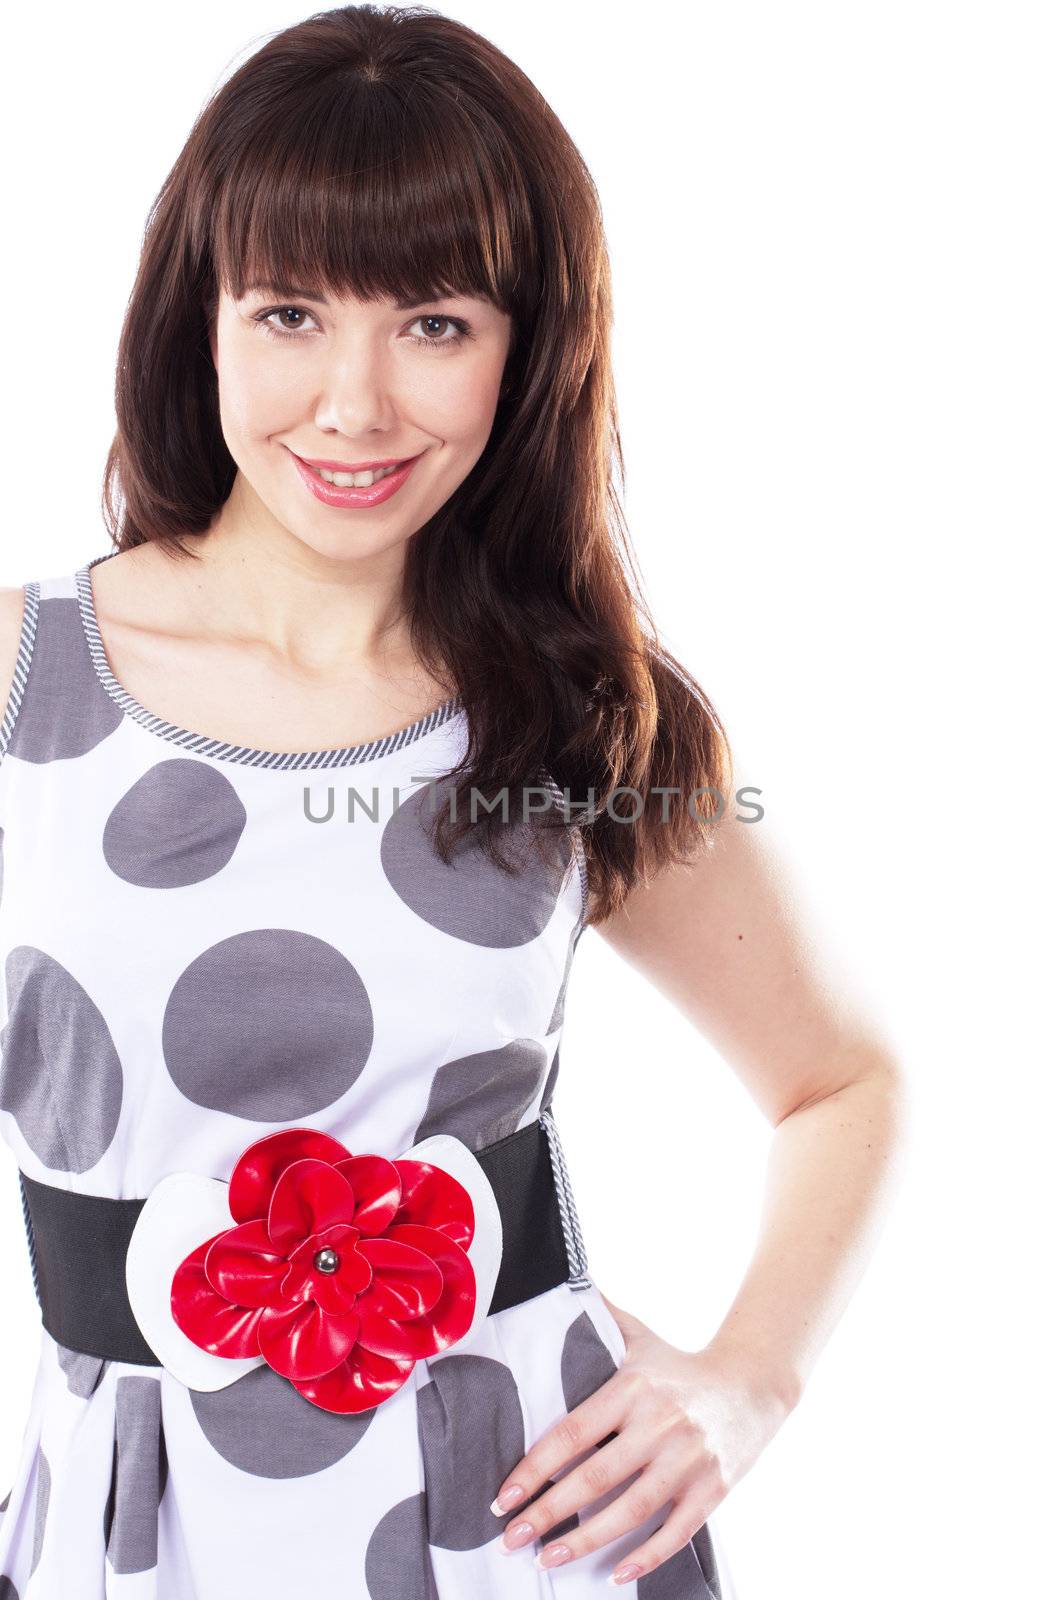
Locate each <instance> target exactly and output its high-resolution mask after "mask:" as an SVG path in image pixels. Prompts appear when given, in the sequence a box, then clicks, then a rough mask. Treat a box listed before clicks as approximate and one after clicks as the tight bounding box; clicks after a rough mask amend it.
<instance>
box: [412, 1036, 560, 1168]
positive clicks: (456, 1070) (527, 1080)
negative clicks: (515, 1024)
mask: <svg viewBox="0 0 1060 1600" xmlns="http://www.w3.org/2000/svg"><path fill="white" fill-rule="evenodd" d="M544 1069H545V1051H544V1049H543V1047H542V1046H541V1045H540V1044H539V1043H538V1042H537V1040H536V1039H513V1040H512V1041H511V1043H510V1044H506V1045H505V1046H504V1047H503V1048H502V1049H500V1050H480V1051H479V1052H478V1053H477V1054H476V1055H471V1056H461V1057H460V1059H459V1060H458V1061H447V1062H445V1063H444V1065H443V1066H440V1067H439V1068H438V1070H437V1071H436V1072H435V1074H434V1077H433V1079H432V1081H431V1092H430V1097H429V1099H428V1101H427V1110H426V1113H425V1114H424V1117H423V1121H422V1122H421V1123H420V1125H419V1127H418V1128H417V1130H416V1137H415V1139H414V1140H413V1143H417V1142H418V1141H419V1140H420V1139H426V1138H427V1137H428V1136H429V1135H431V1134H435V1133H450V1134H452V1135H453V1137H454V1138H456V1139H461V1140H462V1141H463V1142H464V1144H466V1145H467V1147H468V1149H469V1150H481V1149H482V1147H483V1145H487V1144H492V1143H493V1142H494V1140H496V1139H503V1138H505V1137H506V1136H507V1135H508V1134H509V1133H514V1132H515V1131H516V1129H517V1128H518V1126H519V1122H520V1119H521V1118H522V1117H523V1115H524V1114H525V1113H526V1111H527V1110H528V1108H529V1107H530V1105H531V1104H532V1103H533V1101H534V1098H535V1096H536V1095H537V1091H538V1089H539V1087H540V1085H541V1079H542V1077H543V1076H544Z"/></svg>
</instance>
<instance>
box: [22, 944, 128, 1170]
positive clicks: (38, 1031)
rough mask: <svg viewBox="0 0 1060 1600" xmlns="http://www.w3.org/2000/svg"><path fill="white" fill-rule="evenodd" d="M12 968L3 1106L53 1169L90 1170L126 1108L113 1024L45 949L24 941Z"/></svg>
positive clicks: (45, 1162) (112, 1136) (45, 1163)
mask: <svg viewBox="0 0 1060 1600" xmlns="http://www.w3.org/2000/svg"><path fill="white" fill-rule="evenodd" d="M6 971H7V995H8V1019H7V1023H6V1025H5V1027H4V1029H3V1031H2V1032H0V1048H2V1052H3V1053H2V1059H0V1108H2V1109H3V1110H4V1111H9V1112H10V1113H11V1115H12V1116H13V1117H14V1118H15V1121H16V1122H17V1123H18V1126H19V1131H20V1132H21V1134H22V1137H23V1138H24V1139H25V1141H26V1143H27V1144H28V1145H29V1147H30V1149H31V1150H32V1151H33V1153H34V1155H35V1156H36V1157H37V1159H38V1160H39V1161H41V1162H43V1163H44V1165H45V1166H46V1167H52V1168H54V1169H56V1170H57V1171H61V1172H87V1171H88V1169H89V1168H90V1167H94V1166H95V1164H96V1162H97V1161H99V1159H100V1158H101V1156H102V1155H103V1154H104V1152H105V1151H106V1150H107V1148H108V1147H109V1145H110V1142H111V1140H112V1139H113V1138H114V1133H115V1130H116V1129H117V1126H118V1117H119V1115H120V1114H121V1104H122V1070H121V1062H120V1060H119V1059H118V1052H117V1050H115V1048H114V1041H113V1039H112V1038H111V1036H110V1029H109V1028H108V1027H107V1024H106V1022H105V1021H104V1020H103V1016H102V1013H101V1012H100V1010H99V1007H98V1006H97V1005H96V1003H95V1001H94V1000H92V999H90V997H89V996H88V995H87V994H86V993H85V991H84V989H82V987H81V985H80V984H79V983H78V981H77V979H76V978H74V977H73V976H72V975H71V974H70V973H69V972H67V970H66V968H65V967H64V966H62V965H61V964H60V963H59V962H58V961H56V960H54V958H53V957H52V956H49V955H47V954H46V953H45V952H44V951H43V950H38V949H36V948H35V947H34V946H33V945H27V944H22V945H16V946H15V947H14V948H13V949H12V950H10V951H9V952H8V957H7V967H6ZM88 1066H90V1067H91V1071H89V1070H87V1067H88Z"/></svg>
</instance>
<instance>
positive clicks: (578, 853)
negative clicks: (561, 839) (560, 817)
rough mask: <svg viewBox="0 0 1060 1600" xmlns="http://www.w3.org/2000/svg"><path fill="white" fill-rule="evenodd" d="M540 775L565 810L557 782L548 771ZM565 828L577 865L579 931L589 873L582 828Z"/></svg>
mask: <svg viewBox="0 0 1060 1600" xmlns="http://www.w3.org/2000/svg"><path fill="white" fill-rule="evenodd" d="M542 776H543V777H544V779H545V786H546V788H547V789H548V791H549V793H550V794H551V795H552V798H553V799H554V800H555V801H556V803H557V805H559V806H560V807H561V808H563V809H564V811H565V808H566V804H567V797H566V795H565V794H564V793H563V790H562V789H561V788H560V786H559V784H558V783H556V781H555V780H554V779H553V778H552V777H551V776H550V774H549V773H547V772H546V773H543V774H542ZM567 829H568V832H569V833H570V835H571V838H572V841H573V846H574V859H575V861H576V862H577V866H578V882H579V884H580V885H581V894H582V908H581V913H580V915H579V917H578V924H579V931H580V930H581V928H583V927H584V926H585V918H586V914H587V912H588V910H589V874H588V871H587V870H586V865H585V844H584V842H583V840H582V830H581V828H580V827H579V826H578V824H577V823H576V822H570V823H568V824H567Z"/></svg>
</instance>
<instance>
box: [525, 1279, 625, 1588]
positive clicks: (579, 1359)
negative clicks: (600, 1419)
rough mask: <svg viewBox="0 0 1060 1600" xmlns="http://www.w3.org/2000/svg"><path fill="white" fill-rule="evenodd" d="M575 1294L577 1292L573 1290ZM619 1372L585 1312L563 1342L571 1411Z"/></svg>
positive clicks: (596, 1505) (599, 1502)
mask: <svg viewBox="0 0 1060 1600" xmlns="http://www.w3.org/2000/svg"><path fill="white" fill-rule="evenodd" d="M571 1292H572V1293H576V1291H573V1290H572V1291H571ZM617 1371H618V1368H617V1367H616V1366H615V1362H614V1359H613V1357H612V1355H611V1352H610V1350H609V1349H608V1348H607V1346H606V1344H605V1343H604V1341H603V1339H602V1338H601V1337H600V1334H599V1333H598V1331H597V1328H596V1324H595V1323H594V1322H593V1320H592V1318H591V1317H590V1315H589V1313H588V1312H587V1311H582V1312H581V1313H580V1314H579V1315H578V1316H577V1317H575V1319H574V1321H573V1322H572V1323H571V1325H570V1327H569V1328H568V1329H567V1334H566V1338H565V1339H564V1341H563V1353H562V1355H561V1357H560V1377H561V1381H562V1384H563V1399H564V1403H565V1405H566V1407H567V1410H568V1411H573V1410H574V1409H575V1408H576V1407H577V1406H580V1405H582V1404H583V1402H584V1401H586V1400H588V1399H589V1396H590V1395H593V1394H595V1393H596V1391H597V1389H599V1388H601V1387H602V1386H603V1385H604V1384H605V1383H606V1382H607V1380H608V1379H609V1378H611V1377H613V1376H614V1374H615V1373H616V1372H617ZM617 1437H618V1435H617V1433H615V1432H611V1433H606V1434H604V1436H603V1438H602V1439H598V1440H597V1442H596V1448H597V1449H598V1450H601V1449H603V1447H604V1445H607V1444H610V1443H611V1441H612V1440H613V1439H616V1438H617ZM641 1470H642V1469H641V1468H640V1467H638V1468H637V1470H636V1471H635V1472H633V1473H631V1474H630V1476H629V1477H628V1478H624V1479H623V1480H622V1481H621V1482H620V1483H617V1484H614V1485H613V1486H612V1487H611V1488H610V1489H608V1490H606V1491H605V1493H604V1494H602V1495H600V1496H599V1497H598V1498H597V1499H595V1500H593V1502H592V1503H591V1505H588V1506H585V1507H583V1508H582V1511H581V1512H579V1513H576V1514H575V1517H574V1522H575V1523H581V1522H582V1521H585V1522H588V1521H589V1520H590V1519H591V1518H592V1517H594V1516H596V1515H597V1513H598V1512H600V1511H602V1510H603V1509H604V1507H605V1506H607V1505H610V1503H611V1501H612V1500H617V1499H618V1498H619V1497H620V1496H621V1495H623V1494H625V1492H626V1490H627V1489H628V1488H629V1486H630V1485H631V1484H632V1483H633V1482H634V1481H635V1480H636V1479H637V1478H639V1476H640V1473H641ZM571 1525H572V1524H571V1523H565V1524H564V1528H565V1530H566V1529H567V1528H569V1527H570V1526H571ZM555 1537H556V1533H555V1532H554V1531H553V1530H551V1529H550V1530H548V1531H547V1532H546V1533H545V1534H543V1535H542V1539H543V1541H544V1542H545V1543H547V1542H548V1540H549V1539H553V1538H555ZM637 1581H638V1583H639V1582H640V1581H641V1580H640V1579H638V1580H637ZM634 1592H635V1593H636V1592H637V1591H636V1590H634Z"/></svg>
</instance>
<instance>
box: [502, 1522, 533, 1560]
mask: <svg viewBox="0 0 1060 1600" xmlns="http://www.w3.org/2000/svg"><path fill="white" fill-rule="evenodd" d="M533 1531H534V1530H533V1527H532V1525H531V1524H530V1523H529V1522H517V1523H516V1524H515V1526H514V1527H511V1528H505V1530H504V1538H503V1539H502V1540H501V1549H502V1550H503V1551H504V1553H505V1555H510V1554H511V1553H512V1551H513V1550H518V1549H519V1548H520V1546H522V1545H524V1544H525V1543H526V1541H527V1540H528V1539H529V1538H530V1537H531V1535H532V1534H533Z"/></svg>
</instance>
